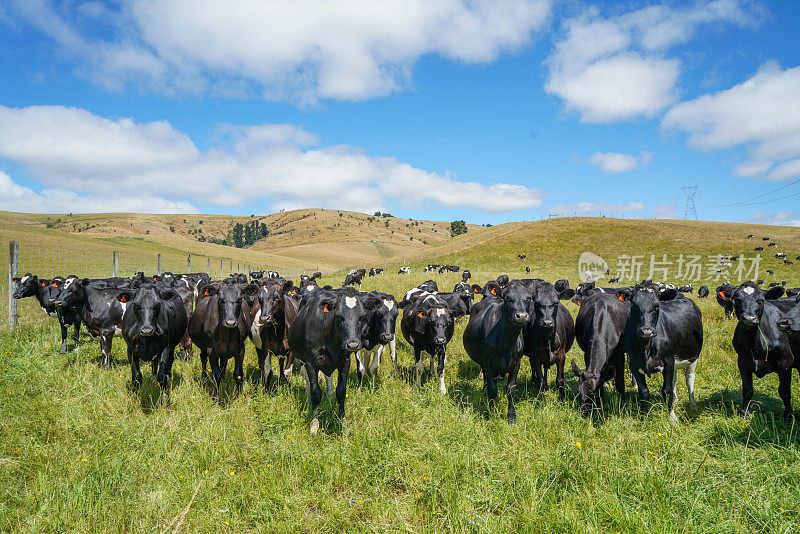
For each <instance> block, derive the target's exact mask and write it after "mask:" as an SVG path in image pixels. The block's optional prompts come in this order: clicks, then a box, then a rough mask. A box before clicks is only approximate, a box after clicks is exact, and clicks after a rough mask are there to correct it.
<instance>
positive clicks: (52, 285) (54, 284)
mask: <svg viewBox="0 0 800 534" xmlns="http://www.w3.org/2000/svg"><path fill="white" fill-rule="evenodd" d="M50 287H58V282H53V283H52V284H50Z"/></svg>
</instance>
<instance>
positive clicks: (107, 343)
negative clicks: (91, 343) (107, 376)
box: [100, 332, 114, 369]
mask: <svg viewBox="0 0 800 534" xmlns="http://www.w3.org/2000/svg"><path fill="white" fill-rule="evenodd" d="M113 339H114V332H105V333H102V334H100V354H102V356H103V367H104V368H106V369H111V342H112V341H113Z"/></svg>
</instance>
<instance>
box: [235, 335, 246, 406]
mask: <svg viewBox="0 0 800 534" xmlns="http://www.w3.org/2000/svg"><path fill="white" fill-rule="evenodd" d="M233 376H234V379H235V380H236V395H237V396H239V395H241V394H242V387H243V386H244V343H242V348H240V349H239V352H238V354H236V356H234V357H233Z"/></svg>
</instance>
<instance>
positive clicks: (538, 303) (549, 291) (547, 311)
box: [533, 282, 559, 332]
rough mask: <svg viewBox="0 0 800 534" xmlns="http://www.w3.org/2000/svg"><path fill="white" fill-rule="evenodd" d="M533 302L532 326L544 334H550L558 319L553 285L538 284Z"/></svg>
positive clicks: (547, 283) (556, 294) (556, 299)
mask: <svg viewBox="0 0 800 534" xmlns="http://www.w3.org/2000/svg"><path fill="white" fill-rule="evenodd" d="M535 297H536V298H535V299H534V301H533V313H534V318H533V326H534V327H535V328H540V329H542V330H544V331H545V332H550V331H552V330H553V328H554V327H555V326H556V318H557V317H558V306H559V302H558V293H557V292H556V289H555V287H553V284H551V283H549V282H540V283H539V284H537V286H536V295H535Z"/></svg>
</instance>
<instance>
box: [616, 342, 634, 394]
mask: <svg viewBox="0 0 800 534" xmlns="http://www.w3.org/2000/svg"><path fill="white" fill-rule="evenodd" d="M611 363H612V365H613V366H614V388H615V389H616V390H617V393H618V394H619V400H620V402H624V401H625V352H624V351H617V352H615V353H614V354H612V355H611ZM633 385H634V386H635V385H636V382H635V381H634V384H633Z"/></svg>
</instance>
